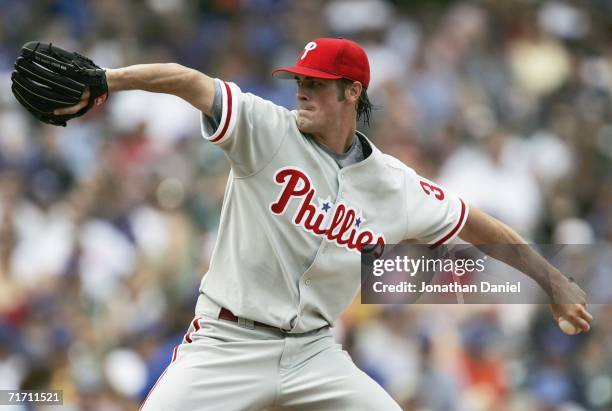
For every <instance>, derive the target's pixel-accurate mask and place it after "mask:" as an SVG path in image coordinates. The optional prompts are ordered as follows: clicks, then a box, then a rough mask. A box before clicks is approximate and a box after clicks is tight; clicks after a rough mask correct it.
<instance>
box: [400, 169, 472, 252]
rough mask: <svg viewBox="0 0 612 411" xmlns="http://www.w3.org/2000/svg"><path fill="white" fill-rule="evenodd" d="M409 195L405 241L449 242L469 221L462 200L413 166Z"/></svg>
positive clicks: (409, 173)
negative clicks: (419, 173) (418, 172)
mask: <svg viewBox="0 0 612 411" xmlns="http://www.w3.org/2000/svg"><path fill="white" fill-rule="evenodd" d="M406 197H407V198H406V201H407V203H408V207H407V208H408V217H407V221H408V223H407V225H408V226H407V227H406V234H405V237H404V238H405V239H406V240H416V241H417V242H418V243H421V244H431V245H432V247H436V246H439V245H441V244H446V243H448V242H449V241H451V240H452V239H453V238H455V236H457V234H459V232H460V231H461V229H462V228H463V226H464V224H465V222H466V221H467V217H468V213H469V209H468V206H467V204H466V203H465V202H464V201H463V200H462V199H460V198H459V197H457V196H456V195H454V194H453V193H451V192H449V191H448V190H446V189H445V188H444V187H442V186H440V185H438V184H436V183H434V182H432V181H430V180H428V179H426V178H424V177H421V176H420V175H418V174H417V173H416V172H414V170H412V169H408V170H407V175H406Z"/></svg>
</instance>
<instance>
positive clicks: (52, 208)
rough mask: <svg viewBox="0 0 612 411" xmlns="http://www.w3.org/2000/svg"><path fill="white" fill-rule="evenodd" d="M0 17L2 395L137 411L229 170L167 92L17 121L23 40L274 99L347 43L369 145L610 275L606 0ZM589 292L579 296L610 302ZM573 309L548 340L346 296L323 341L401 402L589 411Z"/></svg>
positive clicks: (536, 332)
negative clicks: (306, 63)
mask: <svg viewBox="0 0 612 411" xmlns="http://www.w3.org/2000/svg"><path fill="white" fill-rule="evenodd" d="M0 10H1V12H0V86H1V87H2V90H3V92H2V93H0V389H16V388H21V389H36V388H55V389H62V390H64V404H65V405H64V406H63V408H62V409H66V410H91V411H123V410H131V409H136V408H137V406H138V404H139V403H140V401H142V399H143V398H144V396H145V395H146V393H147V392H148V390H149V389H150V387H151V386H152V385H153V384H154V382H155V380H156V379H157V377H158V376H159V375H160V374H161V372H162V371H163V369H164V368H165V366H166V365H167V364H168V362H169V360H170V356H171V351H172V347H173V346H175V345H177V344H178V343H180V341H181V339H182V336H183V334H184V332H185V329H186V328H187V326H188V324H189V322H190V320H191V319H192V316H193V309H194V304H195V300H196V298H197V289H198V285H199V281H200V279H201V277H202V275H203V274H204V273H205V272H206V270H207V266H208V262H209V257H210V254H211V249H212V246H213V245H214V241H215V236H216V230H217V226H218V218H219V212H220V207H221V202H222V199H223V192H224V188H225V183H226V180H227V173H228V170H229V168H228V163H227V161H226V159H225V157H224V156H223V153H222V152H221V151H220V150H219V149H218V148H216V147H213V146H212V145H211V144H208V143H207V142H205V141H204V140H203V139H202V138H201V137H200V134H199V113H198V112H197V111H196V110H195V109H193V108H191V107H190V106H189V105H188V104H187V103H185V102H183V101H182V100H180V99H178V98H175V97H171V96H164V95H156V94H148V93H143V92H126V93H117V94H115V95H111V97H110V99H109V101H108V102H107V104H106V105H105V106H103V107H102V108H100V109H96V110H94V111H92V112H90V113H89V114H87V115H86V116H84V117H82V118H80V119H77V120H73V121H71V122H70V124H69V126H68V127H66V128H61V127H52V126H43V125H41V124H39V123H37V122H36V121H34V120H33V118H32V117H31V116H30V115H29V114H28V113H27V112H26V111H25V110H24V109H23V108H22V107H20V106H19V105H18V104H17V103H16V101H15V100H14V98H13V96H12V94H11V93H10V91H9V88H10V72H11V70H12V64H13V61H14V59H15V56H16V55H17V53H18V50H19V47H20V46H21V45H22V44H23V43H25V42H26V41H30V40H34V39H39V40H44V41H50V42H53V43H55V44H58V45H60V46H62V47H64V48H67V49H72V50H78V51H79V52H81V53H82V54H85V55H87V56H89V57H91V58H92V59H93V60H94V61H95V62H97V63H98V64H99V65H101V66H103V67H121V66H125V65H130V64H139V63H149V62H178V63H181V64H184V65H186V66H189V67H193V68H196V69H198V70H201V71H203V72H205V73H207V74H209V75H210V76H213V77H219V78H223V79H225V80H229V81H233V82H235V83H237V84H238V85H239V86H240V87H241V88H242V89H243V90H244V91H250V92H253V93H255V94H258V95H260V96H262V97H264V98H267V99H270V100H272V101H274V102H276V103H278V104H281V105H284V106H287V107H289V108H293V107H294V98H295V85H294V84H293V82H284V81H279V80H275V79H273V78H271V76H270V71H271V69H273V68H275V67H279V66H281V65H286V64H292V63H293V62H294V60H295V58H296V56H297V54H298V52H299V50H301V49H302V48H303V46H304V44H305V43H306V42H307V41H309V40H311V39H313V38H316V37H323V36H342V37H347V38H351V39H354V40H356V41H358V42H360V43H361V44H362V45H363V46H364V47H365V48H366V50H367V52H368V55H369V58H370V64H371V70H372V82H371V87H370V89H369V95H370V98H371V100H372V101H373V102H374V104H375V105H376V109H375V110H374V116H373V117H374V118H373V122H372V124H371V126H370V127H365V126H363V127H362V129H363V131H364V132H365V133H366V134H367V135H368V136H369V137H371V138H372V139H373V141H374V142H375V144H377V145H378V146H379V147H380V148H381V149H382V150H383V151H386V152H388V153H390V154H392V155H394V156H396V157H398V158H400V159H401V160H402V161H404V162H405V163H406V164H408V165H409V166H411V167H413V168H414V169H415V170H417V171H418V172H419V173H421V174H422V175H424V176H427V177H428V178H431V179H433V180H434V181H437V182H439V183H441V184H443V185H445V186H446V187H447V188H449V189H450V190H452V191H454V192H456V193H457V194H459V195H460V196H461V197H462V198H464V200H466V202H468V203H469V204H471V205H473V206H475V207H479V208H481V209H483V210H484V211H486V212H488V213H490V214H491V215H493V216H495V217H497V218H499V219H500V220H502V221H504V222H506V223H507V224H508V225H510V226H512V227H514V228H515V229H516V230H517V231H519V232H520V233H521V234H522V235H523V236H524V237H525V238H526V239H528V240H529V241H530V242H533V243H552V244H570V243H572V244H574V243H577V244H599V245H602V244H603V245H605V246H604V247H601V249H602V250H603V251H601V253H600V255H599V256H598V261H599V263H598V265H597V267H594V268H593V270H599V272H600V273H604V274H605V273H607V274H610V267H612V252H611V251H610V247H609V245H610V243H611V242H612V167H611V164H612V120H611V119H612V116H611V115H612V52H611V50H612V32H611V31H610V27H611V26H612V1H610V0H591V1H587V0H575V1H569V0H568V1H561V0H550V1H529V0H520V1H519V0H517V1H512V2H509V1H508V2H506V1H493V0H489V1H484V0H483V1H471V2H460V1H445V0H436V1H430V0H428V1H425V0H420V1H417V0H414V1H400V0H396V1H386V0H333V1H319V0H311V1H297V0H295V1H290V0H208V1H189V0H142V1H124V0H103V1H102V0H100V1H94V0H87V1H71V0H0ZM244 258H248V255H245V256H244ZM600 277H601V275H600ZM597 284H598V285H597V289H595V290H589V284H583V286H584V287H585V288H587V291H598V292H599V294H598V295H599V297H598V298H599V300H598V302H602V303H603V302H609V301H612V287H611V286H610V285H609V283H606V281H605V278H604V280H603V281H600V282H598V283H597ZM592 288H594V286H593V287H592ZM606 288H608V289H609V290H608V289H606ZM591 310H592V312H593V313H594V315H595V323H594V327H593V330H592V331H591V332H590V333H588V334H584V335H579V336H577V337H568V336H565V335H563V334H562V333H561V331H560V330H559V329H558V327H557V325H556V323H555V322H554V321H553V320H552V318H551V316H550V313H549V311H548V307H546V306H528V305H496V306H484V305H482V306H459V305H448V306H440V305H436V306H433V305H431V306H410V307H409V306H375V305H361V304H359V299H357V300H356V302H355V303H354V304H353V306H351V308H350V309H349V310H348V311H347V312H346V314H345V315H344V316H343V317H342V318H341V320H340V321H339V323H338V326H337V327H336V328H335V330H334V331H335V334H336V337H337V339H338V340H339V341H340V342H342V343H343V344H344V345H345V347H346V349H347V350H348V351H349V352H350V354H351V356H352V357H353V359H354V360H355V362H356V363H357V364H358V365H359V366H360V367H361V368H362V369H363V370H364V371H366V372H367V373H368V374H369V375H370V376H372V377H373V378H374V379H375V380H376V381H378V382H379V383H380V384H381V385H383V386H384V387H385V388H386V389H387V390H388V391H389V392H390V393H391V394H392V395H393V396H394V398H396V399H397V400H398V402H400V403H401V404H402V407H403V408H404V409H405V410H410V411H426V410H430V411H514V410H520V411H532V410H533V411H536V410H537V411H539V410H543V411H584V410H593V411H609V410H612V321H610V317H608V316H609V315H610V316H612V308H610V307H608V306H606V305H605V304H601V305H595V306H592V307H591ZM2 409H4V408H3V407H2V406H0V410H2ZM6 409H7V410H8V409H10V410H18V409H20V407H15V406H11V407H7V408H6ZM22 409H26V408H25V407H23V408H22ZM41 409H43V408H41Z"/></svg>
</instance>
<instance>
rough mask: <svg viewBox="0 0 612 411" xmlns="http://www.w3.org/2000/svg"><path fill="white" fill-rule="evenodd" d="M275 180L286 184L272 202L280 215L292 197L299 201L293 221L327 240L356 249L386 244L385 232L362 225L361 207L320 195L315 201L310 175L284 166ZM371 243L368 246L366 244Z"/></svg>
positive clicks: (275, 176)
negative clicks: (376, 232) (381, 232)
mask: <svg viewBox="0 0 612 411" xmlns="http://www.w3.org/2000/svg"><path fill="white" fill-rule="evenodd" d="M274 181H275V182H276V184H278V185H280V186H282V187H283V189H282V191H281V193H280V195H279V197H278V199H277V200H276V201H275V202H273V203H272V204H270V210H271V211H272V212H273V213H274V214H276V215H281V214H283V213H284V212H285V210H287V204H289V201H290V200H291V199H295V200H297V201H299V202H300V204H299V206H298V208H297V211H296V212H295V215H294V216H293V223H294V224H295V225H297V226H299V227H302V228H304V229H305V230H306V231H309V232H311V233H313V234H315V235H318V236H321V237H323V238H325V239H327V240H328V241H331V242H335V243H336V244H338V245H340V246H342V247H345V248H347V249H349V250H353V251H356V252H361V251H362V250H363V251H370V250H372V249H374V248H377V247H380V248H381V250H382V248H383V247H384V245H385V239H384V237H383V236H382V235H377V234H374V233H373V232H372V230H369V229H367V228H365V229H362V228H361V227H360V226H361V225H362V224H363V223H364V221H365V219H364V218H363V216H362V215H361V212H358V210H356V209H354V208H352V207H350V206H348V205H346V204H344V203H342V202H338V203H337V204H336V206H335V207H333V204H331V202H330V201H329V200H325V199H324V200H321V199H318V202H319V204H318V205H315V204H314V203H313V199H314V197H315V193H316V191H315V189H314V187H312V184H311V182H310V178H309V177H308V176H307V175H306V173H304V172H303V171H300V170H298V169H295V168H282V169H280V170H278V171H277V172H276V174H275V175H274ZM367 245H370V246H369V247H366V246H367Z"/></svg>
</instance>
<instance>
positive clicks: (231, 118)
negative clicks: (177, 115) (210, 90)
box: [201, 79, 240, 144]
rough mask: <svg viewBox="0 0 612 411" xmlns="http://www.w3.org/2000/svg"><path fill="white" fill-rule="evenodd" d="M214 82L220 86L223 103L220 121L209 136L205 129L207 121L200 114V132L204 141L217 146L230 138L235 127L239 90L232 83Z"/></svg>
mask: <svg viewBox="0 0 612 411" xmlns="http://www.w3.org/2000/svg"><path fill="white" fill-rule="evenodd" d="M215 81H217V82H219V84H220V85H221V96H222V101H223V107H222V109H221V121H220V122H219V127H217V129H216V130H215V131H214V132H213V133H212V134H210V130H209V129H208V128H207V127H206V123H207V121H206V119H205V118H204V113H202V114H201V116H202V119H201V130H202V136H203V137H204V138H205V139H207V140H208V141H210V142H211V143H215V144H219V143H222V142H223V141H225V140H227V139H228V138H229V137H230V136H231V134H232V132H233V131H234V127H235V126H236V121H237V119H238V100H239V96H240V89H239V88H238V86H236V85H235V84H233V83H227V82H225V81H222V80H219V79H215Z"/></svg>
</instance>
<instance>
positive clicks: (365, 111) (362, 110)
mask: <svg viewBox="0 0 612 411" xmlns="http://www.w3.org/2000/svg"><path fill="white" fill-rule="evenodd" d="M336 84H337V85H338V101H342V100H344V98H345V97H344V92H345V91H346V88H347V87H348V86H350V85H351V84H353V81H352V80H348V79H344V78H343V79H340V80H338V81H337V82H336ZM355 109H356V110H357V121H359V120H361V119H363V123H364V124H366V125H367V126H368V127H369V126H370V119H371V118H372V103H371V102H370V98H369V97H368V92H367V90H366V89H365V88H363V89H361V94H360V95H359V101H357V107H355Z"/></svg>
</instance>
